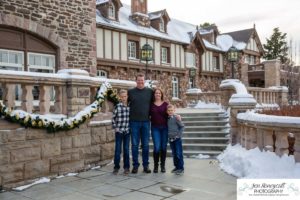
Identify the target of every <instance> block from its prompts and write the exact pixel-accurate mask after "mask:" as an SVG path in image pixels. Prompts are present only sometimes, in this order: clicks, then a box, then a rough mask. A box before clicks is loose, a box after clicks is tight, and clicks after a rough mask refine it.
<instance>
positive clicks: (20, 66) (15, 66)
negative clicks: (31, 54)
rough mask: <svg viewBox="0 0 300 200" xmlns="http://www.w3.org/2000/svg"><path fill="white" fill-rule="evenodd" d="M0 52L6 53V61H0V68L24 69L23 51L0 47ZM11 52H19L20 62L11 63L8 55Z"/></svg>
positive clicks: (10, 54) (11, 53)
mask: <svg viewBox="0 0 300 200" xmlns="http://www.w3.org/2000/svg"><path fill="white" fill-rule="evenodd" d="M0 51H1V52H6V53H7V62H1V61H0V69H2V68H4V69H7V68H8V69H9V70H11V69H12V70H17V71H23V70H24V52H23V51H14V50H8V49H0ZM13 54H20V55H21V58H20V60H21V63H13V62H10V56H12V55H13Z"/></svg>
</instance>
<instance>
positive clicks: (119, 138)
mask: <svg viewBox="0 0 300 200" xmlns="http://www.w3.org/2000/svg"><path fill="white" fill-rule="evenodd" d="M129 141H130V134H122V133H118V132H116V133H115V158H114V164H115V167H114V169H120V155H121V152H122V144H123V162H124V165H123V168H124V169H129V167H130V164H129Z"/></svg>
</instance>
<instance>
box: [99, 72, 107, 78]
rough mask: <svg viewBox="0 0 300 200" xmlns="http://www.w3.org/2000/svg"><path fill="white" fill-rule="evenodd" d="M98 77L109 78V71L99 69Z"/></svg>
mask: <svg viewBox="0 0 300 200" xmlns="http://www.w3.org/2000/svg"><path fill="white" fill-rule="evenodd" d="M97 77H101V78H107V72H106V71H104V70H97Z"/></svg>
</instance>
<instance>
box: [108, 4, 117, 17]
mask: <svg viewBox="0 0 300 200" xmlns="http://www.w3.org/2000/svg"><path fill="white" fill-rule="evenodd" d="M108 18H110V19H116V8H115V5H114V4H113V3H111V4H109V6H108Z"/></svg>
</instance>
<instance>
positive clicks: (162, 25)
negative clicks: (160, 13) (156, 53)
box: [159, 18, 165, 32]
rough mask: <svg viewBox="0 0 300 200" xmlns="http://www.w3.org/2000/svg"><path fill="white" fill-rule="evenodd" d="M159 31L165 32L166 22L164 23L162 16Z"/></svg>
mask: <svg viewBox="0 0 300 200" xmlns="http://www.w3.org/2000/svg"><path fill="white" fill-rule="evenodd" d="M159 31H161V32H165V23H164V20H163V19H162V18H161V19H160V21H159Z"/></svg>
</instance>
